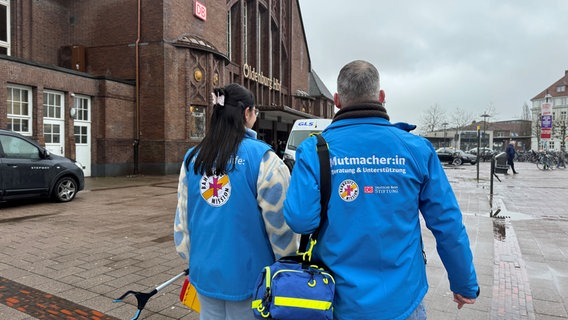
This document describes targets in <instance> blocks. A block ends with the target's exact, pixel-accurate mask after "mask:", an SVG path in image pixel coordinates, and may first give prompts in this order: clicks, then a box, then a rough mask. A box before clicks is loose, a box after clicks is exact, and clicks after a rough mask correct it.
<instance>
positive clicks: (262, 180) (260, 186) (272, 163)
mask: <svg viewBox="0 0 568 320" xmlns="http://www.w3.org/2000/svg"><path fill="white" fill-rule="evenodd" d="M289 184H290V171H289V170H288V167H287V166H286V165H285V164H284V162H283V161H282V160H281V159H280V158H278V156H277V155H276V153H274V152H272V151H269V152H267V153H265V154H264V157H263V159H262V162H261V164H260V169H259V173H258V181H257V184H256V185H257V202H258V205H259V207H260V209H261V212H262V218H263V220H264V225H265V228H266V234H267V235H268V240H269V241H270V245H271V246H272V251H273V252H274V256H275V258H276V259H279V258H281V257H284V256H288V255H293V254H295V253H296V251H297V249H298V245H299V236H298V235H297V234H295V233H294V232H293V231H292V230H291V229H290V227H289V226H288V224H287V223H286V221H285V220H284V214H283V205H284V199H285V198H286V191H287V190H288V186H289Z"/></svg>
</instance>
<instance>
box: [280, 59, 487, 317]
mask: <svg viewBox="0 0 568 320" xmlns="http://www.w3.org/2000/svg"><path fill="white" fill-rule="evenodd" d="M384 97H385V94H384V91H382V90H380V86H379V73H378V71H377V69H376V68H375V67H374V66H373V65H372V64H370V63H369V62H366V61H360V60H359V61H353V62H351V63H348V64H347V65H346V66H344V67H343V69H341V71H340V73H339V76H338V79H337V93H336V94H335V95H334V102H335V105H336V106H337V108H339V109H340V110H339V111H338V112H337V114H336V115H335V117H334V119H333V122H332V123H331V125H330V126H329V127H327V129H325V130H324V131H323V132H322V136H323V137H324V138H325V140H326V141H327V144H328V146H329V152H330V158H331V159H330V162H331V198H330V201H329V209H328V220H327V222H326V223H325V224H324V225H323V226H322V229H321V231H320V234H319V237H318V242H317V245H316V246H315V248H314V252H313V255H314V258H313V260H315V261H321V262H322V263H323V264H324V265H326V266H327V267H329V269H330V270H331V273H332V274H333V276H334V277H335V281H336V296H335V301H334V318H335V319H337V320H345V319H357V320H367V319H368V320H380V319H425V318H426V311H425V306H424V302H423V299H424V296H425V295H426V292H427V291H428V282H427V277H426V260H425V258H424V257H423V248H422V238H421V227H420V218H419V213H420V212H421V213H422V216H423V217H424V220H425V223H426V226H427V227H428V228H429V229H430V230H431V231H432V233H433V234H434V236H435V238H436V242H437V249H438V254H439V256H440V258H441V259H442V262H443V263H444V266H445V268H446V271H447V273H448V278H449V282H450V289H451V291H453V299H454V301H455V302H456V303H457V307H458V308H462V306H463V305H464V304H472V303H474V302H475V299H476V297H477V296H478V294H479V286H478V283H477V277H476V273H475V268H474V265H473V257H472V253H471V250H470V247H469V238H468V235H467V233H466V230H465V227H464V225H463V223H462V213H461V211H460V208H459V206H458V203H457V200H456V197H455V195H454V193H453V190H452V188H451V186H450V184H449V182H448V179H447V177H446V175H445V173H444V169H443V168H442V165H441V163H440V161H439V160H438V157H437V155H436V152H435V150H434V148H433V147H432V145H431V144H430V142H429V141H428V140H426V139H424V138H422V137H420V136H417V135H414V134H411V133H409V132H407V131H406V130H401V129H400V128H402V127H405V126H400V124H399V125H397V126H395V125H393V124H391V123H390V122H389V116H388V114H387V111H386V109H385V108H384V107H383V102H384ZM411 128H412V127H411ZM319 183H320V177H319V162H318V155H317V150H316V138H315V137H310V138H308V139H306V140H305V141H304V142H303V143H302V144H300V146H299V147H298V149H297V151H296V164H295V166H294V174H293V175H292V177H291V182H290V188H289V189H288V193H287V196H286V200H285V201H284V216H285V218H286V221H287V222H288V224H289V225H290V227H291V228H292V230H294V231H295V232H298V233H301V234H309V233H312V232H313V231H314V230H315V229H316V228H317V227H318V225H319V222H320V202H319V201H320V200H319V199H320V191H319V190H320V186H319Z"/></svg>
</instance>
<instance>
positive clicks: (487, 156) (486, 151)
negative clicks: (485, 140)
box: [467, 147, 497, 161]
mask: <svg viewBox="0 0 568 320" xmlns="http://www.w3.org/2000/svg"><path fill="white" fill-rule="evenodd" d="M479 151H480V152H479V157H480V158H481V160H482V161H488V160H491V158H493V156H494V155H496V154H497V152H495V150H492V149H491V148H483V147H482V148H479ZM467 153H469V154H473V155H474V156H477V147H475V148H473V149H471V150H469V151H468V152H467Z"/></svg>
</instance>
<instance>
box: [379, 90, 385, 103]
mask: <svg viewBox="0 0 568 320" xmlns="http://www.w3.org/2000/svg"><path fill="white" fill-rule="evenodd" d="M379 102H380V103H384V102H385V91H384V90H379Z"/></svg>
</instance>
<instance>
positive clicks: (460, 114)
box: [450, 107, 475, 130]
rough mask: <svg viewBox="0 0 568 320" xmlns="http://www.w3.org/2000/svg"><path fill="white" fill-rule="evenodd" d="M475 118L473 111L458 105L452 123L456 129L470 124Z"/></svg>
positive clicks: (452, 116)
mask: <svg viewBox="0 0 568 320" xmlns="http://www.w3.org/2000/svg"><path fill="white" fill-rule="evenodd" d="M473 120H475V115H474V114H473V113H472V112H469V111H465V110H464V109H462V108H460V107H457V108H456V111H454V113H452V115H451V120H450V122H451V124H452V125H453V126H454V127H455V128H456V129H458V130H459V129H461V128H463V127H465V126H467V125H469V124H471V123H472V122H473Z"/></svg>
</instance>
